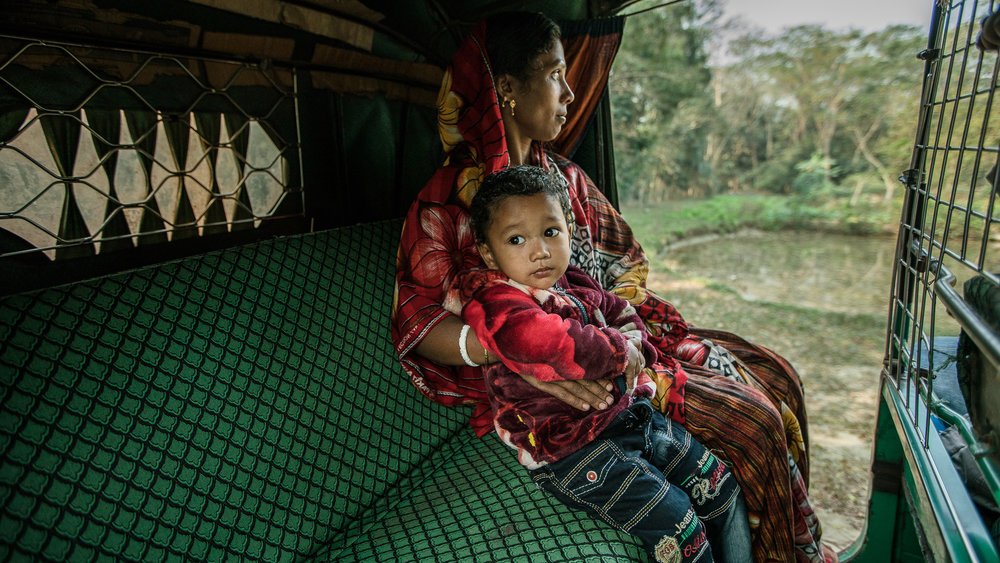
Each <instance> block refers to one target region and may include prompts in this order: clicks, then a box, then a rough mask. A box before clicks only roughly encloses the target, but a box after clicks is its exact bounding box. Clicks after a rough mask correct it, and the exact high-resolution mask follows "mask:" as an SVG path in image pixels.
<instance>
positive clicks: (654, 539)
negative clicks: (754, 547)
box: [531, 400, 752, 563]
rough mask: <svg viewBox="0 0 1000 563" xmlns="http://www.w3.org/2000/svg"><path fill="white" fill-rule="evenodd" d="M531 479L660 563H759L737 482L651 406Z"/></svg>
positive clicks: (644, 404)
mask: <svg viewBox="0 0 1000 563" xmlns="http://www.w3.org/2000/svg"><path fill="white" fill-rule="evenodd" d="M531 476H532V479H534V481H535V483H537V484H538V485H539V486H540V487H541V488H543V489H545V490H547V491H549V492H550V493H552V494H554V495H555V496H556V497H557V498H558V499H559V500H560V501H562V502H563V503H565V504H567V505H569V506H571V507H574V508H578V509H582V510H584V511H586V512H587V513H588V514H590V515H592V516H594V517H597V518H599V519H601V520H604V521H605V522H607V523H609V524H611V525H612V526H614V527H615V528H618V529H619V530H622V531H624V532H627V533H629V534H632V535H633V536H636V537H638V538H639V539H640V540H641V541H642V544H643V546H644V547H645V549H646V551H647V552H648V553H649V555H650V557H651V558H652V559H653V560H654V561H692V562H693V561H698V562H702V563H704V562H707V561H713V560H714V561H726V562H745V561H751V560H752V558H751V555H750V527H749V524H748V522H747V515H746V507H745V505H744V503H743V497H742V494H741V493H740V488H739V485H738V484H737V483H736V477H735V476H734V475H733V474H732V472H731V471H730V470H729V469H728V468H727V467H726V466H725V465H724V464H723V463H722V462H720V461H719V460H718V459H717V458H716V457H715V456H714V455H712V453H711V452H709V451H708V450H707V449H705V447H704V446H702V445H701V444H700V443H699V442H698V441H697V440H695V439H694V438H692V437H691V435H690V434H689V433H688V432H687V431H686V430H685V429H684V428H683V427H682V426H681V425H680V424H678V423H676V422H673V421H671V420H670V419H668V418H666V417H664V416H663V414H662V413H660V412H659V411H656V410H655V409H653V407H652V406H651V405H650V404H649V401H647V400H640V401H637V402H636V404H635V405H633V406H632V407H630V408H629V409H628V410H626V411H624V412H623V413H622V414H620V415H619V416H618V417H617V418H616V419H615V421H614V422H613V423H612V424H611V426H609V427H608V428H607V429H606V430H604V432H602V433H601V435H600V436H598V437H597V439H596V440H594V442H592V443H590V444H588V445H586V446H584V447H583V448H581V449H580V450H577V451H576V452H573V453H572V454H570V455H569V456H567V457H565V458H563V459H561V460H559V461H557V462H555V463H550V464H548V465H545V466H543V467H540V468H538V469H536V470H533V471H532V472H531Z"/></svg>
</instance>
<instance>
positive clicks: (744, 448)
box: [391, 18, 835, 562]
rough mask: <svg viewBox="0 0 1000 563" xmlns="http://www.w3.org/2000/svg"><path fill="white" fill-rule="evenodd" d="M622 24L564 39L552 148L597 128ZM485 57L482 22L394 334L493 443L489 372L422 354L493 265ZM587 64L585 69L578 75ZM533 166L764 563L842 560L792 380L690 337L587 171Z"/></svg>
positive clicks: (462, 61) (471, 43) (723, 344)
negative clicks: (641, 325) (663, 363)
mask: <svg viewBox="0 0 1000 563" xmlns="http://www.w3.org/2000/svg"><path fill="white" fill-rule="evenodd" d="M621 26H622V22H621V18H619V19H618V20H617V23H616V24H615V26H610V28H609V25H608V23H607V21H602V22H601V23H599V24H598V29H599V31H598V32H597V33H591V34H590V35H586V36H585V37H584V39H583V40H578V39H574V38H573V37H570V38H568V39H567V38H565V37H564V40H565V42H566V55H567V60H568V63H569V69H570V71H569V72H568V73H567V80H568V81H569V82H570V87H571V88H573V90H574V92H576V93H577V101H578V102H580V101H581V100H582V101H583V103H574V104H572V105H570V109H571V114H570V116H569V120H568V122H567V124H566V126H565V127H564V135H561V136H560V138H559V139H558V140H557V141H556V142H554V143H553V146H555V147H563V148H566V149H571V148H572V146H574V145H575V143H576V140H577V138H578V136H579V132H580V131H582V127H581V126H579V124H580V123H586V121H587V120H588V119H589V117H590V115H591V114H592V112H593V109H594V107H595V106H596V102H597V98H598V96H599V94H600V92H601V91H603V88H604V85H605V84H606V80H607V70H608V69H609V68H610V64H611V61H612V60H613V58H614V54H615V51H616V49H617V45H618V42H619V40H620V32H621ZM609 29H610V31H609ZM574 31H580V30H579V29H575V28H574ZM564 35H565V34H564ZM484 45H485V24H483V23H481V24H479V25H478V26H477V27H476V28H475V30H474V31H473V32H472V33H471V34H470V36H469V37H468V38H466V40H465V41H464V42H463V43H462V44H461V45H460V46H459V49H458V51H457V52H456V53H455V55H454V57H453V59H452V63H451V66H450V67H449V68H448V69H447V71H446V72H445V75H444V78H443V80H442V85H441V90H440V92H439V94H438V126H439V133H440V137H441V142H442V144H443V146H444V148H445V152H446V155H447V158H446V160H445V163H444V165H443V166H441V168H439V169H438V170H437V172H436V173H435V174H434V176H432V177H431V179H430V180H429V181H428V182H427V184H426V186H425V187H424V188H423V189H422V190H421V192H420V193H419V194H418V196H417V198H416V200H415V201H414V202H413V204H412V205H411V206H410V209H409V212H408V214H407V216H406V220H405V223H404V226H403V231H402V234H401V239H400V245H399V252H398V255H397V262H396V266H397V276H396V293H395V296H394V308H393V317H392V327H391V332H392V339H393V343H394V345H395V347H396V352H397V354H398V355H399V358H400V362H401V363H402V365H403V368H404V369H405V370H406V372H407V374H408V375H409V377H410V379H411V381H412V382H413V384H414V385H415V386H416V387H417V388H418V389H419V390H420V391H421V392H422V393H423V394H424V395H426V396H427V397H428V398H430V399H431V400H434V401H437V402H439V403H442V404H446V405H470V406H471V407H472V413H471V419H470V424H471V426H472V428H473V430H474V431H475V432H476V434H477V435H479V436H483V435H485V434H487V433H489V432H491V431H493V421H492V416H491V412H490V407H489V400H488V397H487V395H486V390H485V383H484V380H483V375H482V371H481V368H478V367H469V366H445V365H441V364H437V363H435V362H432V361H430V360H428V359H426V358H424V357H422V356H420V355H419V354H418V353H417V352H416V351H415V349H416V347H417V346H418V345H419V344H420V342H421V341H422V340H423V339H424V337H426V335H427V334H428V333H429V332H430V331H431V330H432V329H433V328H434V327H435V326H437V325H438V324H439V323H440V322H441V321H442V320H443V319H445V318H446V317H448V316H450V315H454V314H455V311H451V312H449V311H448V310H446V309H445V307H444V305H443V303H444V301H445V295H446V294H447V293H448V292H449V291H450V290H451V289H452V286H453V284H454V283H455V280H456V278H457V276H458V274H459V273H460V272H463V271H465V270H468V269H470V268H475V267H480V266H483V262H482V259H481V258H480V256H479V253H478V251H477V249H476V244H475V243H476V241H475V235H474V234H473V232H472V229H471V226H470V220H469V212H468V206H469V203H470V202H471V200H472V197H473V196H474V195H475V193H476V190H478V188H479V184H480V182H481V181H482V179H483V178H485V177H486V176H487V175H489V174H491V173H493V172H496V171H499V170H502V169H505V168H507V167H508V166H509V165H510V156H509V154H508V152H507V143H506V139H505V136H504V126H503V121H502V118H501V114H500V105H499V103H498V100H497V96H496V92H495V90H494V86H493V84H494V78H493V76H492V73H491V70H490V62H489V59H488V57H487V55H486V51H485V49H484ZM595 53H596V54H595ZM577 60H587V61H588V62H587V64H586V65H585V67H586V68H585V69H582V71H576V72H574V69H575V67H574V62H575V61H577ZM581 66H583V65H581ZM587 69H590V71H589V72H587ZM571 78H572V80H571ZM588 85H589V86H590V87H596V88H597V94H598V95H590V93H587V94H584V95H581V92H583V90H584V89H585V88H586V87H587V86H588ZM587 104H589V106H590V107H586V106H587ZM565 133H569V135H566V134H565ZM573 135H576V136H577V137H573ZM529 163H530V164H534V165H537V166H541V167H542V168H545V169H547V170H556V171H558V172H559V173H560V174H562V176H563V177H564V178H565V179H566V181H567V183H568V191H569V196H570V202H571V208H572V217H571V229H572V231H573V238H572V255H571V264H573V265H574V266H577V267H578V268H580V269H582V270H583V271H585V272H586V273H587V274H588V275H590V276H591V277H592V278H593V279H595V280H597V281H598V282H599V283H600V284H601V285H602V286H603V287H604V288H605V289H607V290H609V291H611V292H613V293H615V294H617V295H619V296H620V297H622V298H624V299H625V300H627V301H628V302H629V303H631V304H632V306H633V307H634V308H635V309H636V311H637V312H638V314H639V316H641V317H642V318H643V320H644V322H645V325H646V328H647V330H648V332H649V335H650V342H651V343H653V344H654V346H656V348H657V349H658V350H659V352H660V354H661V355H662V356H665V357H671V358H676V360H677V361H678V362H679V365H680V366H682V367H683V369H684V371H685V372H686V374H687V382H686V384H685V388H684V389H683V390H678V389H674V385H675V381H674V379H673V377H672V374H671V373H670V372H669V371H664V372H663V373H660V374H658V375H659V377H660V379H659V380H658V381H657V395H656V397H654V398H655V399H656V402H657V404H658V408H660V409H661V410H663V411H664V412H667V413H668V414H671V411H672V410H673V411H674V412H673V414H678V413H676V409H683V410H682V411H681V412H680V413H679V414H681V415H682V416H683V417H684V419H685V427H686V428H687V429H688V430H689V431H690V432H691V433H692V435H694V436H695V437H696V438H697V439H698V440H699V441H700V442H702V443H703V444H704V445H705V446H706V447H708V448H711V449H713V450H715V451H716V452H717V453H719V454H720V457H721V458H723V459H725V460H726V461H728V462H729V464H730V465H732V466H733V470H734V472H735V474H736V476H737V478H738V479H739V480H740V484H741V486H742V488H743V494H744V498H745V500H746V504H747V509H748V513H749V516H750V519H751V529H752V532H753V554H754V560H755V561H810V562H815V561H827V560H833V559H834V558H835V556H834V555H833V554H832V553H831V552H830V551H829V550H828V549H824V548H823V546H822V544H821V543H820V535H821V531H820V526H819V522H818V520H817V518H816V515H815V514H814V512H813V510H812V508H811V506H810V504H809V499H808V496H807V493H806V486H807V483H808V468H809V466H808V451H807V444H806V442H805V439H804V436H805V435H806V426H805V421H806V416H805V403H804V399H803V394H802V384H801V382H800V380H799V378H798V375H797V374H796V372H795V370H794V368H792V366H791V365H790V364H789V363H788V362H787V361H785V360H784V359H783V358H782V357H781V356H779V355H777V354H775V353H774V352H772V351H770V350H768V349H766V348H763V347H761V346H757V345H754V344H751V343H749V342H747V341H746V340H743V339H742V338H740V337H738V336H736V335H733V334H731V333H728V332H724V331H718V330H705V329H698V328H695V327H691V326H689V324H688V323H687V322H686V321H685V320H684V318H683V317H682V316H681V315H680V313H678V312H677V310H676V309H675V308H674V307H673V306H672V305H671V304H670V303H669V302H668V301H666V300H665V299H663V298H661V297H660V296H658V295H656V294H655V293H654V292H652V291H650V290H649V289H647V288H646V276H647V273H648V267H649V262H648V260H647V258H646V256H645V254H644V253H643V251H642V248H641V246H640V245H639V243H638V242H637V241H636V240H635V237H634V236H633V234H632V231H631V229H630V228H629V226H628V224H627V223H626V222H625V220H624V219H623V218H622V217H621V215H619V214H618V212H617V211H616V210H615V209H614V207H613V206H612V205H611V204H610V203H609V202H608V200H607V198H605V197H604V195H603V194H602V193H601V192H600V190H598V189H597V187H596V186H595V185H594V184H593V182H592V181H591V180H590V178H589V177H588V176H587V175H586V173H584V171H583V170H582V169H581V168H580V167H579V166H577V165H576V164H575V163H573V162H571V161H570V160H569V159H567V158H565V157H563V156H561V155H560V154H558V153H557V152H555V151H553V150H551V149H550V150H546V149H545V148H543V147H542V145H541V144H540V143H538V142H536V143H534V144H533V146H532V147H531V151H530V155H529ZM671 390H673V391H675V392H670V391H671ZM677 391H680V392H677Z"/></svg>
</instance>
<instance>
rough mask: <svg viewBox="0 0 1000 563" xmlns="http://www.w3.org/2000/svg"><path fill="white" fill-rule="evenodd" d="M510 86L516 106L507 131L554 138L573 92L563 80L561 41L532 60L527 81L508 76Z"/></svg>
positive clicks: (564, 58) (523, 136)
mask: <svg viewBox="0 0 1000 563" xmlns="http://www.w3.org/2000/svg"><path fill="white" fill-rule="evenodd" d="M510 85H511V87H510V94H509V95H510V99H511V100H514V101H515V102H517V105H516V106H515V108H514V110H513V114H514V115H513V117H512V118H511V119H510V120H509V121H510V122H511V124H512V125H513V127H507V129H508V131H507V134H508V135H510V134H517V135H520V136H521V137H522V138H524V139H526V140H529V139H530V140H535V141H543V142H544V141H551V140H552V139H555V138H556V136H557V135H559V132H560V131H562V128H563V125H565V124H566V108H567V107H568V106H569V104H571V103H572V102H573V91H572V90H570V88H569V84H567V83H566V56H565V54H564V53H563V46H562V42H560V41H556V42H555V43H554V44H553V46H552V49H550V50H549V51H548V52H547V53H543V54H541V55H539V56H538V57H537V58H536V59H535V60H534V62H533V63H532V64H531V65H530V70H529V71H528V78H527V80H524V81H522V80H519V79H517V78H515V77H513V76H511V77H510ZM504 94H506V93H504ZM507 117H509V116H507ZM506 124H507V120H505V125H506ZM511 129H514V130H513V131H511Z"/></svg>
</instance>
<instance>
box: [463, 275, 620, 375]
mask: <svg viewBox="0 0 1000 563" xmlns="http://www.w3.org/2000/svg"><path fill="white" fill-rule="evenodd" d="M462 317H463V318H464V319H465V321H466V322H468V323H469V324H470V325H471V326H472V327H473V328H474V329H475V330H476V334H477V337H478V338H479V340H481V341H482V344H483V345H484V346H486V348H487V349H488V350H489V351H490V354H491V355H492V354H494V353H495V354H496V355H497V356H499V357H500V361H502V362H503V363H504V365H506V366H507V367H508V368H510V369H511V370H512V371H514V372H516V373H522V374H530V375H533V376H535V377H536V378H538V379H541V380H543V381H560V380H570V379H608V378H613V377H615V376H617V375H620V374H621V373H622V372H623V371H624V369H625V366H626V365H627V364H628V341H627V338H626V337H625V335H623V334H622V333H621V332H620V331H619V330H616V329H613V328H610V327H602V326H596V325H592V324H586V323H582V322H580V321H578V320H576V319H575V318H573V317H563V316H562V315H558V314H553V313H548V312H546V311H545V310H543V309H542V308H541V307H540V306H539V304H538V302H537V301H535V298H533V297H532V296H530V295H528V294H527V293H525V292H524V291H521V290H520V289H517V288H515V287H512V286H510V285H508V284H506V283H493V284H489V285H486V286H484V287H482V288H480V289H477V290H475V293H474V296H473V297H472V299H471V300H470V301H469V302H468V303H466V304H465V306H464V308H463V310H462Z"/></svg>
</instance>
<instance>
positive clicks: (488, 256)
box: [476, 242, 498, 270]
mask: <svg viewBox="0 0 1000 563" xmlns="http://www.w3.org/2000/svg"><path fill="white" fill-rule="evenodd" d="M476 246H477V247H478V248H479V255H480V256H482V257H483V262H486V267H487V268H489V269H491V270H496V269H498V268H497V261H496V260H495V259H494V258H493V252H492V251H490V245H488V244H486V243H485V242H479V243H476Z"/></svg>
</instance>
